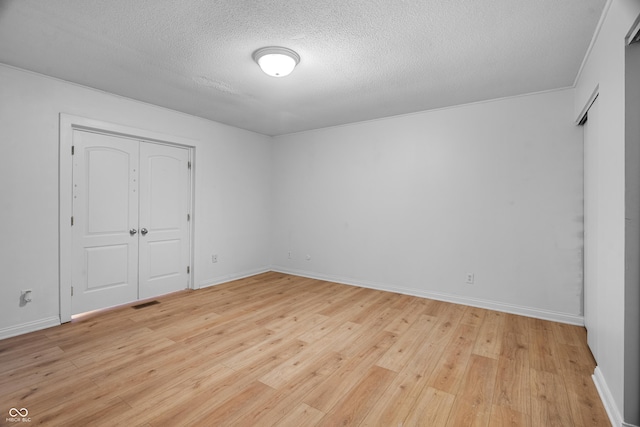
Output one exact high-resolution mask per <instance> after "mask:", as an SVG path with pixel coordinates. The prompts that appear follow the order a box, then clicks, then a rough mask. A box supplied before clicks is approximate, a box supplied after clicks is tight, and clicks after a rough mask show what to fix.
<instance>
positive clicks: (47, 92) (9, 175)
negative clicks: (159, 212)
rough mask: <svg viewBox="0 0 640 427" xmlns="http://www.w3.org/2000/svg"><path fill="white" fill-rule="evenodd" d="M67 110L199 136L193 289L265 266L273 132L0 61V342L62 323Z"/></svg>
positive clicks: (179, 133)
mask: <svg viewBox="0 0 640 427" xmlns="http://www.w3.org/2000/svg"><path fill="white" fill-rule="evenodd" d="M61 112H62V113H68V114H73V115H77V116H82V117H87V118H92V119H97V120H101V121H106V122H112V123H116V124H119V125H124V126H130V127H135V128H141V129H144V130H148V131H154V132H159V133H165V134H169V135H176V136H179V137H184V138H190V139H193V140H196V141H197V143H196V177H195V188H196V195H195V198H196V203H195V212H194V219H195V226H196V233H195V256H194V261H195V262H194V271H193V272H194V275H195V276H194V283H195V286H196V287H200V286H207V285H209V284H213V283H218V282H222V281H226V280H229V279H231V278H235V277H239V276H243V275H248V274H252V273H256V272H260V271H264V270H268V269H269V249H270V248H269V232H268V230H269V214H270V211H269V206H270V201H269V191H270V188H271V186H270V176H271V171H270V167H271V165H270V155H271V138H269V137H267V136H264V135H259V134H256V133H252V132H248V131H244V130H240V129H236V128H233V127H229V126H225V125H222V124H218V123H214V122H211V121H207V120H203V119H199V118H195V117H192V116H188V115H185V114H182V113H177V112H174V111H170V110H167V109H163V108H159V107H155V106H152V105H148V104H144V103H140V102H136V101H132V100H128V99H125V98H122V97H117V96H114V95H110V94H107V93H104V92H100V91H95V90H91V89H88V88H84V87H80V86H76V85H72V84H68V83H65V82H62V81H59V80H55V79H51V78H48V77H44V76H41V75H37V74H33V73H28V72H25V71H21V70H17V69H14V68H10V67H6V66H0V147H1V150H2V151H1V152H2V155H1V156H0V182H1V183H2V187H1V190H0V338H2V337H6V336H9V335H14V334H17V333H21V332H24V331H28V330H32V329H37V328H39V327H43V326H47V325H51V324H55V323H56V322H57V321H58V320H59V295H58V286H59V284H58V272H59V271H58V127H59V126H58V121H59V114H60V113H61ZM214 253H216V254H218V259H219V261H218V263H217V264H212V263H211V254H214ZM26 288H30V289H33V302H32V303H29V304H27V305H25V306H23V307H21V306H20V304H19V302H20V290H21V289H26Z"/></svg>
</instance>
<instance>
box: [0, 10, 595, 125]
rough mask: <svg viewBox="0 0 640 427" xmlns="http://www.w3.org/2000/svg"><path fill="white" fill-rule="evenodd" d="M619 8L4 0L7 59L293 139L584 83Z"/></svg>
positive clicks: (1, 26) (0, 20)
mask: <svg viewBox="0 0 640 427" xmlns="http://www.w3.org/2000/svg"><path fill="white" fill-rule="evenodd" d="M605 2H606V0H483V1H479V0H448V1H444V0H442V1H440V0H349V1H348V0H0V62H2V63H5V64H9V65H12V66H16V67H19V68H23V69H27V70H32V71H36V72H39V73H42V74H46V75H50V76H54V77H57V78H60V79H64V80H67V81H71V82H75V83H78V84H82V85H86V86H90V87H93V88H97V89H101V90H104V91H107V92H112V93H115V94H119V95H122V96H126V97H129V98H134V99H137V100H141V101H145V102H149V103H152V104H156V105H161V106H164V107H168V108H171V109H175V110H179V111H183V112H185V113H189V114H193V115H196V116H200V117H204V118H207V119H211V120H215V121H218V122H222V123H227V124H230V125H233V126H237V127H240V128H244V129H249V130H253V131H256V132H260V133H264V134H267V135H279V134H285V133H291V132H297V131H302V130H308V129H314V128H320V127H326V126H332V125H338V124H344V123H350V122H356V121H361V120H369V119H375V118H379V117H386V116H392V115H397V114H403V113H410V112H415V111H422V110H428V109H433V108H440V107H446V106H451V105H458V104H464V103H469V102H474V101H480V100H486V99H494V98H500V97H504V96H513V95H518V94H525V93H531V92H538V91H544V90H549V89H556V88H562V87H569V86H572V85H573V83H574V80H575V78H576V75H577V73H578V70H579V68H580V65H581V63H582V59H583V58H584V55H585V53H586V50H587V48H588V46H589V43H590V41H591V38H592V36H593V33H594V30H595V28H596V25H597V22H598V20H599V18H600V15H601V13H602V9H603V7H604V5H605ZM270 45H279V46H285V47H288V48H290V49H293V50H295V51H296V52H298V54H299V55H300V57H301V61H300V64H299V65H298V67H297V68H296V69H295V70H294V72H293V73H292V74H291V75H290V76H288V77H284V78H274V77H269V76H267V75H265V74H263V73H262V71H261V70H260V69H259V68H258V66H257V65H256V64H255V63H254V62H253V60H252V58H251V54H252V53H253V52H254V51H255V50H256V49H258V48H260V47H263V46H270Z"/></svg>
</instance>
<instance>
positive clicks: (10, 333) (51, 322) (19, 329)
mask: <svg viewBox="0 0 640 427" xmlns="http://www.w3.org/2000/svg"><path fill="white" fill-rule="evenodd" d="M58 325H60V318H59V317H47V318H45V319H39V320H34V321H32V322H27V323H21V324H19V325H15V326H9V327H8V328H2V329H0V340H3V339H5V338H11V337H15V336H17V335H22V334H28V333H29V332H35V331H39V330H40V329H46V328H51V327H53V326H58Z"/></svg>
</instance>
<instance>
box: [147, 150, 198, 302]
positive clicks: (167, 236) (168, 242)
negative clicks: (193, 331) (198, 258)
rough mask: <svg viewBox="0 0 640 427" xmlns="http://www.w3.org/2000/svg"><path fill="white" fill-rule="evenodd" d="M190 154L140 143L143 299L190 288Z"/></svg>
mask: <svg viewBox="0 0 640 427" xmlns="http://www.w3.org/2000/svg"><path fill="white" fill-rule="evenodd" d="M188 162H189V152H188V150H186V149H184V148H179V147H174V146H168V145H159V144H152V143H144V142H143V143H141V144H140V228H141V230H142V229H145V230H147V233H146V234H141V235H140V248H139V251H140V298H150V297H154V296H157V295H161V294H165V293H169V292H174V291H179V290H182V289H185V288H187V287H188V277H189V276H188V274H187V266H188V265H189V222H188V220H187V214H188V213H189V201H190V198H189V194H190V184H189V176H190V172H189V166H188Z"/></svg>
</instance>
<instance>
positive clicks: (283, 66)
mask: <svg viewBox="0 0 640 427" xmlns="http://www.w3.org/2000/svg"><path fill="white" fill-rule="evenodd" d="M253 60H254V61H256V62H257V63H258V65H259V66H260V68H262V71H264V72H265V73H266V74H268V75H270V76H273V77H284V76H288V75H289V74H291V72H292V71H293V69H294V68H295V67H296V65H298V63H299V62H300V56H299V55H298V54H297V53H295V52H294V51H292V50H291V49H287V48H286V47H277V46H269V47H263V48H261V49H258V50H256V51H255V52H253Z"/></svg>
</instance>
